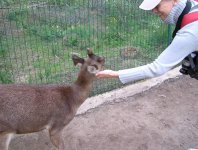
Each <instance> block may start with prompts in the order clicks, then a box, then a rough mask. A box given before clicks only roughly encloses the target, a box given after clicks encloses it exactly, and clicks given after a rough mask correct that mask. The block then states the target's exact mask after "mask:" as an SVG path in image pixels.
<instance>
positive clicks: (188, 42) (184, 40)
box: [118, 24, 198, 84]
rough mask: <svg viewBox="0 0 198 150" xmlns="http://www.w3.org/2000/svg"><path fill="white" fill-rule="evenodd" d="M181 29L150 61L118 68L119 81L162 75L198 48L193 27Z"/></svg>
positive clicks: (196, 35) (197, 38) (197, 34)
mask: <svg viewBox="0 0 198 150" xmlns="http://www.w3.org/2000/svg"><path fill="white" fill-rule="evenodd" d="M197 25H198V24H197ZM182 29H183V28H182ZM182 29H181V30H180V31H179V32H178V33H177V35H176V36H175V38H174V40H173V41H172V43H171V44H170V45H169V46H168V47H167V48H166V49H165V50H164V51H163V52H162V53H161V54H160V55H159V57H158V58H157V59H156V60H155V61H153V62H152V63H150V64H147V65H144V66H140V67H136V68H131V69H126V70H119V72H118V74H119V79H120V81H121V82H122V83H123V84H124V83H128V82H131V81H136V80H140V79H145V78H151V77H156V76H159V75H162V74H164V73H166V72H167V71H169V70H170V69H172V68H173V67H174V66H176V65H177V64H179V63H180V62H181V61H182V60H183V59H184V58H185V57H186V56H187V55H189V54H190V53H192V52H193V51H195V50H198V32H197V31H196V33H195V32H194V31H193V28H192V29H191V28H190V29H188V28H187V29H188V30H187V29H186V30H182ZM196 30H197V28H196Z"/></svg>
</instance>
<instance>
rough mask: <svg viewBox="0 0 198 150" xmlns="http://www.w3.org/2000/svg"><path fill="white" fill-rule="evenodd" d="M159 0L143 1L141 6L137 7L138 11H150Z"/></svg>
mask: <svg viewBox="0 0 198 150" xmlns="http://www.w3.org/2000/svg"><path fill="white" fill-rule="evenodd" d="M160 2H161V0H144V1H143V2H142V3H141V5H140V6H139V8H140V9H143V10H152V9H153V8H155V7H156V6H157V5H158V4H159V3H160Z"/></svg>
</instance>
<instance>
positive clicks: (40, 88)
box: [0, 49, 104, 150]
mask: <svg viewBox="0 0 198 150" xmlns="http://www.w3.org/2000/svg"><path fill="white" fill-rule="evenodd" d="M88 56H89V57H88V58H87V59H86V60H84V59H82V58H80V57H78V56H76V55H73V57H72V59H73V62H74V64H75V65H77V64H78V63H80V64H81V65H82V66H81V69H80V72H79V75H78V79H77V80H76V82H75V83H73V84H72V85H71V86H60V85H17V84H11V85H0V150H7V149H8V146H9V134H26V133H32V132H38V131H41V130H44V129H47V130H49V135H50V139H51V141H52V143H53V144H54V145H55V146H56V147H57V148H58V149H64V145H63V141H62V139H61V134H62V130H63V129H64V127H65V126H66V125H67V124H68V123H69V122H70V121H71V120H72V119H73V118H74V116H75V114H76V111H77V109H78V108H79V106H80V105H81V104H82V103H83V102H84V101H85V99H86V98H87V97H88V96H89V92H90V90H91V87H92V81H93V80H94V79H95V74H94V73H92V72H90V71H88V66H89V67H90V66H91V68H92V69H94V68H97V69H98V70H101V69H102V66H103V65H104V58H102V57H99V56H96V55H94V54H93V53H92V51H91V50H90V49H88ZM93 67H94V68H93ZM6 143H7V144H6Z"/></svg>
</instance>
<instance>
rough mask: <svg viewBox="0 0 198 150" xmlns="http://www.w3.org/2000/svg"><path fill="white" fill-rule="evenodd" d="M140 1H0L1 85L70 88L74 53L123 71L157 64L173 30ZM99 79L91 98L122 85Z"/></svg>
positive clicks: (111, 80)
mask: <svg viewBox="0 0 198 150" xmlns="http://www.w3.org/2000/svg"><path fill="white" fill-rule="evenodd" d="M140 3H141V1H139V0H138V1H137V0H43V1H41V0H1V2H0V83H2V84H9V83H27V84H46V83H58V84H71V83H72V82H73V81H74V80H76V77H77V72H78V70H79V68H76V67H74V66H73V63H72V60H71V54H72V53H78V54H79V55H80V56H82V57H86V49H87V48H92V49H93V51H94V53H96V54H98V55H101V56H104V57H105V60H106V64H105V68H106V69H113V70H120V69H127V68H131V67H136V66H140V65H144V64H146V63H149V62H151V61H153V60H154V59H155V58H156V57H157V56H158V55H159V54H160V53H161V52H162V50H164V48H165V47H166V46H167V44H168V42H169V37H170V34H169V33H170V32H169V28H168V26H166V25H164V24H163V23H162V22H161V20H160V19H159V18H158V17H156V16H155V15H153V14H152V13H151V12H148V11H143V10H140V9H139V8H138V6H139V4H140ZM121 86H122V84H121V83H120V81H119V80H118V79H97V80H96V81H95V82H94V85H93V91H92V94H91V95H96V94H99V93H104V92H106V91H110V90H112V89H115V88H118V87H121Z"/></svg>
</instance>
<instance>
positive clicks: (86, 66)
mask: <svg viewBox="0 0 198 150" xmlns="http://www.w3.org/2000/svg"><path fill="white" fill-rule="evenodd" d="M87 55H88V58H87V59H83V58H80V57H79V56H77V55H75V54H73V55H72V60H73V62H74V65H75V66H76V65H80V66H81V70H82V71H87V72H89V73H90V74H93V75H95V74H96V73H97V72H99V71H101V70H102V68H103V66H104V63H105V59H104V57H100V56H97V55H95V54H94V53H93V51H92V49H90V48H88V49H87Z"/></svg>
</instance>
